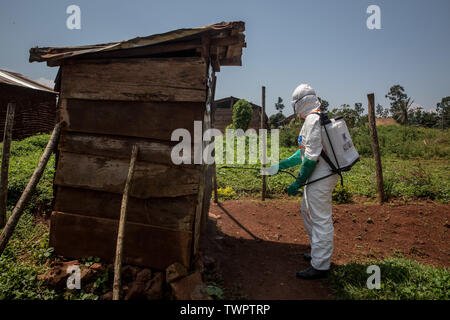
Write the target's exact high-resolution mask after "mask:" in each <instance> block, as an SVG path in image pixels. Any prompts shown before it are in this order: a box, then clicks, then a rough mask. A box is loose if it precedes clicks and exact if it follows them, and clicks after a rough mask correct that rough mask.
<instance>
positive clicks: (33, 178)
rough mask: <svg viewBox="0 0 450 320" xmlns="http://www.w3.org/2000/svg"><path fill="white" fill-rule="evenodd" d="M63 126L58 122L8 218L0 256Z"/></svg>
mask: <svg viewBox="0 0 450 320" xmlns="http://www.w3.org/2000/svg"><path fill="white" fill-rule="evenodd" d="M61 126H62V122H60V123H58V124H57V125H56V126H55V128H54V129H53V133H52V136H51V137H50V140H49V141H48V143H47V147H45V150H44V153H43V154H42V156H41V160H39V164H38V166H37V167H36V169H34V172H33V175H32V176H31V179H30V181H29V182H28V184H27V186H26V188H25V190H24V191H23V193H22V195H21V196H20V199H19V201H17V204H16V206H15V208H14V210H13V212H12V214H11V216H10V217H9V219H8V223H7V224H6V226H5V229H3V231H2V234H1V235H0V256H1V255H2V253H3V251H4V250H5V247H6V245H7V244H8V241H9V238H11V236H12V234H13V232H14V229H15V228H16V226H17V223H18V222H19V219H20V216H21V215H22V213H23V211H24V210H25V208H26V206H27V205H28V202H29V201H30V199H31V196H32V195H33V192H34V190H35V189H36V186H37V184H38V182H39V180H40V179H41V177H42V173H43V172H44V169H45V167H46V165H47V162H48V160H49V159H50V156H51V155H52V152H53V150H54V149H55V148H56V145H57V143H58V138H59V134H60V132H61Z"/></svg>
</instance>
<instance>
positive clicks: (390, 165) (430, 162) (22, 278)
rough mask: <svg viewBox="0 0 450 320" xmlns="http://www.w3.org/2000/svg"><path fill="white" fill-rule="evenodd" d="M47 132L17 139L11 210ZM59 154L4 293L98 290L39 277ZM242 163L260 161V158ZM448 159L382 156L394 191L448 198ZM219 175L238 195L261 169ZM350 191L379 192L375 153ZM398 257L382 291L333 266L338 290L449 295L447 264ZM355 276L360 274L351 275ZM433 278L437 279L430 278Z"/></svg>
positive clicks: (356, 171)
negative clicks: (398, 275) (64, 286)
mask: <svg viewBox="0 0 450 320" xmlns="http://www.w3.org/2000/svg"><path fill="white" fill-rule="evenodd" d="M427 130H430V129H427ZM48 139H49V135H37V136H34V137H30V138H27V139H25V140H22V141H13V143H12V148H11V160H10V169H9V189H8V209H9V211H11V210H12V208H13V207H14V205H15V203H16V202H17V200H18V199H19V197H20V195H21V193H22V191H23V190H24V189H25V186H26V184H27V183H28V181H29V179H30V177H31V175H32V173H33V171H34V169H35V167H36V165H37V163H38V162H39V159H40V156H41V154H42V152H43V149H44V148H45V146H46V144H47V141H48ZM444 149H445V148H444ZM295 151H296V147H282V148H281V150H280V153H281V154H280V159H283V158H286V157H288V156H290V155H291V154H292V153H293V152H295ZM427 152H428V151H427ZM54 161H55V160H54V157H52V158H51V159H50V162H49V163H48V165H47V168H46V170H45V172H44V174H43V176H42V178H41V181H40V182H39V184H38V186H37V190H36V192H35V194H34V195H33V198H32V201H31V203H30V205H29V206H28V208H27V209H26V211H25V212H24V214H23V216H22V218H21V219H20V221H19V224H18V226H17V229H16V231H15V233H14V235H13V236H12V238H11V240H10V242H9V243H8V246H7V247H6V249H5V252H4V254H3V255H2V256H1V257H0V300H2V299H97V298H98V296H97V295H95V294H89V293H84V292H75V293H70V292H55V291H53V290H48V289H46V288H44V287H43V286H42V284H41V283H40V282H39V281H38V280H37V275H38V274H41V273H43V272H45V271H46V270H48V268H49V265H48V258H49V257H51V254H52V250H53V249H52V248H49V247H48V239H49V234H48V227H47V226H46V225H44V224H42V223H36V221H35V219H36V216H39V215H40V214H47V213H49V211H50V208H51V203H52V197H53V176H54V165H55V162H54ZM241 166H246V167H254V168H259V165H258V164H256V165H249V164H246V165H241ZM218 167H220V165H219V166H218ZM449 167H450V164H449V160H448V158H442V157H440V158H439V157H432V158H430V159H427V160H424V159H420V160H418V159H415V158H411V157H409V158H408V157H403V158H402V157H398V156H395V155H390V156H388V157H383V170H384V176H385V184H386V187H387V189H388V190H389V194H390V195H391V196H392V197H402V198H405V199H417V198H421V197H429V198H432V199H436V200H439V201H442V202H448V201H449V198H450V191H449V181H450V170H449V169H450V168H449ZM290 172H292V173H293V174H295V175H296V174H297V172H298V168H293V169H291V170H290ZM217 176H218V187H219V188H221V191H220V192H219V196H220V197H224V198H226V199H236V198H239V197H242V196H255V195H259V194H260V190H261V177H260V175H259V171H258V170H234V169H219V170H218V171H217ZM292 181H293V178H292V177H291V176H289V175H287V174H283V173H280V174H278V175H276V176H273V177H269V178H268V191H269V195H270V196H272V197H277V196H280V195H281V194H282V192H283V190H284V189H285V188H286V187H287V186H288V185H289V184H290V183H292ZM349 195H350V196H351V195H356V196H365V197H375V176H374V167H373V160H372V159H371V158H369V157H362V159H361V161H360V162H359V163H358V164H356V165H355V166H354V168H353V169H352V170H351V171H350V172H348V173H346V174H345V188H338V189H336V192H335V194H333V199H334V200H335V201H336V202H348V201H349ZM386 261H388V260H386ZM389 261H390V260H389ZM383 263H388V262H383ZM395 263H396V264H400V265H401V266H403V267H405V268H406V269H407V270H409V271H407V272H406V271H405V274H406V275H407V276H405V277H404V278H402V279H407V280H405V281H403V282H401V283H397V282H395V281H396V280H395V279H392V281H391V280H389V281H387V282H386V285H387V286H388V287H389V289H383V290H381V291H377V292H373V290H372V291H371V292H366V291H365V290H364V288H362V287H361V283H360V282H358V281H359V280H358V281H357V280H355V279H362V278H361V277H362V275H361V274H362V271H364V272H365V270H363V269H361V268H363V267H358V265H357V264H349V265H346V266H341V267H338V268H336V269H335V272H340V274H341V275H344V277H343V278H342V279H341V280H340V281H339V279H340V277H341V276H339V277H338V276H332V278H331V279H332V283H333V285H334V287H335V288H336V292H337V293H336V294H337V297H339V298H351V299H366V298H370V299H372V298H373V299H375V298H377V299H378V298H386V299H388V298H389V299H391V298H392V299H397V298H403V297H405V298H427V299H428V298H435V297H441V298H442V297H443V293H442V292H443V291H442V290H441V289H439V288H440V287H439V286H442V285H444V286H446V288H447V290H446V291H445V292H444V293H446V294H447V296H444V298H448V293H447V292H448V270H444V271H442V270H443V269H433V268H431V267H423V266H420V265H417V264H415V263H414V262H405V261H404V260H401V261H397V262H395ZM382 270H383V268H382ZM402 270H403V269H402ZM364 276H365V278H364V279H367V276H366V274H364ZM353 277H354V278H355V279H353V280H352V278H353ZM358 277H359V278H358ZM387 279H390V278H389V277H388V278H387ZM352 281H353V282H352ZM355 281H356V282H355ZM361 281H362V280H361ZM390 281H391V282H390ZM346 283H347V284H346ZM364 283H365V282H364ZM433 283H434V284H435V285H432V284H433ZM394 284H395V285H394ZM358 286H359V287H358ZM408 288H409V289H408ZM414 288H419V289H417V290H416V289H414ZM399 290H400V291H399ZM408 290H409V291H408ZM440 290H441V291H440Z"/></svg>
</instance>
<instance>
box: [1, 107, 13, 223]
mask: <svg viewBox="0 0 450 320" xmlns="http://www.w3.org/2000/svg"><path fill="white" fill-rule="evenodd" d="M15 110H16V104H15V103H8V110H7V111H6V121H5V131H4V132H3V151H2V169H1V176H0V183H1V186H0V229H1V228H3V227H4V226H5V224H6V208H7V205H6V203H7V201H8V170H9V156H10V149H11V140H12V130H13V126H14V113H15Z"/></svg>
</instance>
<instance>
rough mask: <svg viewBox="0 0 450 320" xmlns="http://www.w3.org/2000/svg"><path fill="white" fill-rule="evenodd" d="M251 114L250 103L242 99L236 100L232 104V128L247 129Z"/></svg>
mask: <svg viewBox="0 0 450 320" xmlns="http://www.w3.org/2000/svg"><path fill="white" fill-rule="evenodd" d="M252 115H253V108H252V105H251V104H250V103H249V102H248V101H246V100H244V99H241V100H238V102H236V103H235V104H234V106H233V128H235V129H242V130H244V131H245V130H247V129H248V125H249V124H250V121H252Z"/></svg>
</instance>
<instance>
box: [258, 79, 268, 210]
mask: <svg viewBox="0 0 450 320" xmlns="http://www.w3.org/2000/svg"><path fill="white" fill-rule="evenodd" d="M261 100H262V101H261V126H260V128H261V129H265V125H264V124H265V120H266V119H265V114H266V87H264V86H262V97H261ZM264 137H265V141H263V142H262V143H263V145H262V167H263V168H265V167H266V153H267V150H266V147H267V135H264ZM260 138H261V135H260ZM259 143H261V141H259ZM265 199H266V175H265V174H263V175H262V188H261V200H262V201H264V200H265Z"/></svg>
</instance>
